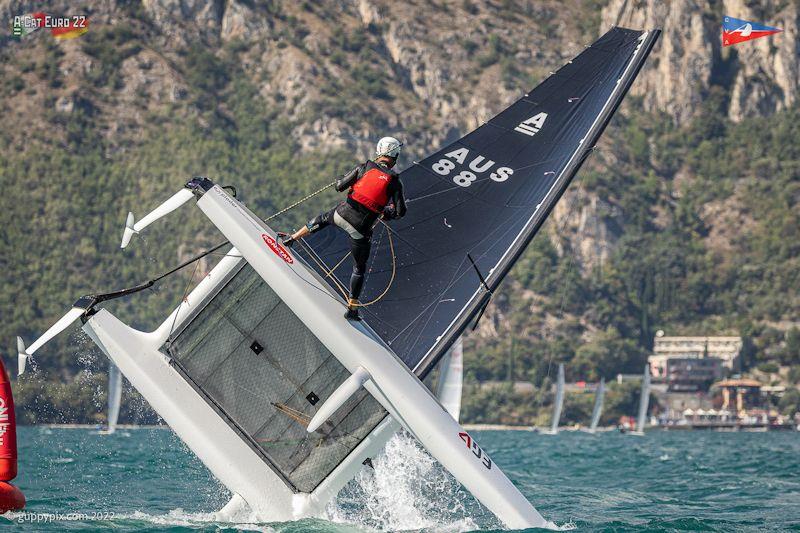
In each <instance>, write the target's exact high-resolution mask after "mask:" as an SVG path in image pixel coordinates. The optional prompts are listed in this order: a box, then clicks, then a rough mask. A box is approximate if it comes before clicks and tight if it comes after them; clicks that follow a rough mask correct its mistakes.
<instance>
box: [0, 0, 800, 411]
mask: <svg viewBox="0 0 800 533" xmlns="http://www.w3.org/2000/svg"><path fill="white" fill-rule="evenodd" d="M42 9H45V10H47V11H48V12H50V13H54V14H85V15H87V16H88V17H89V19H90V30H89V32H88V33H86V34H85V35H83V36H81V37H79V38H76V39H72V40H64V41H57V40H54V39H53V38H52V37H51V36H50V35H48V34H47V33H46V32H37V33H34V34H32V35H29V36H26V37H23V38H22V39H14V38H12V37H11V36H10V34H7V35H4V36H2V37H0V58H2V61H0V72H1V73H2V74H0V79H1V80H2V82H1V83H0V105H2V111H3V115H4V117H5V120H6V123H7V124H13V125H14V127H8V128H5V129H4V131H2V133H0V139H2V142H0V180H2V183H3V185H4V186H5V187H6V190H8V191H10V192H11V193H10V194H8V195H6V196H5V197H4V198H0V217H2V219H0V222H2V225H3V227H4V228H6V233H5V234H4V235H3V238H2V239H0V266H2V267H3V271H4V278H3V287H2V289H0V312H1V313H2V315H3V316H4V317H7V318H6V320H5V321H4V322H5V323H4V324H3V325H2V326H0V338H2V339H6V346H8V348H9V350H13V342H12V340H13V338H14V336H15V335H17V334H20V333H22V334H23V335H26V336H28V337H30V336H32V335H33V334H34V333H35V332H40V331H42V329H43V328H44V327H46V325H47V324H48V323H49V321H50V320H52V319H53V318H54V317H55V316H56V315H57V314H58V312H60V310H61V309H63V306H64V305H65V304H66V303H68V302H70V301H72V300H74V297H75V296H76V295H77V294H82V293H84V292H86V291H88V290H96V289H97V288H98V287H103V286H113V287H116V286H118V285H120V284H122V285H125V284H126V283H130V282H135V281H140V278H141V276H142V265H146V266H148V268H151V269H153V270H156V269H158V268H163V267H165V266H166V265H168V264H171V263H173V262H174V261H175V259H176V256H179V257H185V256H187V255H188V254H191V253H193V252H194V251H196V250H198V249H200V248H202V247H203V246H204V245H208V244H213V243H215V241H214V239H215V238H216V237H214V236H213V235H209V234H208V233H207V231H208V230H207V228H206V227H205V226H204V225H203V221H202V220H201V219H200V218H199V217H194V218H192V217H191V216H190V218H188V219H185V220H182V221H181V222H180V223H178V222H176V223H175V224H174V225H173V226H169V227H167V228H165V229H163V230H160V229H155V230H153V231H154V233H153V235H154V241H155V240H156V239H155V237H157V238H158V242H163V243H165V244H164V246H163V248H162V249H156V248H155V247H150V248H143V249H139V250H134V251H132V252H130V254H131V255H127V256H121V255H119V254H118V253H117V250H116V247H117V246H118V241H117V240H118V238H119V236H118V232H119V229H120V227H121V223H122V221H123V220H124V216H125V213H126V212H127V210H128V209H129V208H131V206H149V205H152V204H153V203H154V202H155V201H157V199H160V198H162V197H163V196H164V194H167V193H168V192H171V191H173V190H174V189H175V188H176V186H179V185H180V183H182V181H184V180H185V178H186V177H187V176H191V175H194V174H208V175H213V176H218V177H220V178H221V179H225V180H229V181H230V182H232V183H235V184H237V185H239V186H241V187H240V188H241V189H242V190H243V191H244V194H245V195H246V197H247V200H248V202H249V203H250V205H251V206H253V207H254V208H255V209H257V210H259V211H263V212H264V213H269V212H273V211H274V210H276V209H277V208H279V207H280V206H282V205H285V203H287V202H288V201H289V200H290V199H294V198H297V197H298V196H301V195H302V194H305V193H307V192H309V191H311V190H314V189H315V188H317V187H318V186H319V184H320V183H322V182H323V181H324V180H325V179H327V178H328V177H329V176H330V175H331V174H333V173H334V172H340V171H341V170H342V169H343V168H344V167H346V165H348V164H351V162H352V160H353V159H354V158H363V157H366V156H367V155H368V154H369V153H370V151H371V149H372V145H373V142H374V140H375V139H376V138H378V137H380V136H381V135H384V134H393V135H396V136H399V137H400V138H401V139H404V140H405V141H406V143H407V152H406V154H405V155H404V157H405V161H404V163H406V164H410V163H411V162H412V161H413V160H414V158H417V157H420V156H422V155H423V154H426V153H428V152H430V151H431V150H432V149H434V148H435V147H436V146H437V145H439V144H441V143H442V142H444V141H445V140H447V139H451V138H454V137H456V136H458V135H460V134H462V133H464V132H466V131H468V130H470V129H472V128H474V127H475V126H477V125H479V124H480V123H482V122H483V121H485V120H486V119H488V118H489V117H491V116H492V115H493V114H494V113H495V112H497V111H499V110H500V109H502V108H503V107H504V106H505V105H507V104H508V103H509V102H511V101H513V100H514V99H515V98H517V97H518V96H519V95H520V94H522V93H524V92H525V91H527V90H529V89H530V88H532V87H533V86H535V85H536V84H537V83H539V82H540V81H541V80H543V79H544V78H545V77H546V76H547V75H548V73H549V72H550V71H552V70H555V69H557V68H558V67H560V66H561V65H562V64H563V63H564V62H566V61H567V60H569V59H570V58H571V57H573V56H575V55H576V54H578V53H579V52H580V51H581V50H582V49H583V47H584V46H585V45H586V44H588V43H590V42H592V41H593V40H594V39H596V38H597V37H598V36H599V35H600V34H602V33H603V32H605V31H606V30H607V29H608V28H610V27H611V26H613V25H622V26H628V27H635V28H650V27H660V28H662V29H663V32H664V33H663V35H662V37H661V39H660V41H659V43H658V44H657V45H656V48H655V49H654V51H653V53H652V55H651V58H650V60H649V61H648V63H647V64H646V65H645V67H644V69H643V70H642V72H641V74H640V76H639V78H638V79H637V81H636V83H635V84H634V86H633V88H632V91H631V94H630V95H629V97H628V98H627V99H626V101H625V102H624V103H623V105H622V107H621V108H620V112H619V114H618V116H617V118H615V120H614V121H613V122H612V124H611V126H610V127H609V128H608V131H607V132H606V134H605V135H604V137H603V139H602V140H601V142H600V144H599V146H598V149H597V150H596V152H595V154H594V155H593V156H592V157H591V158H590V160H589V161H588V163H587V164H586V165H585V168H584V169H583V170H582V171H581V173H580V174H579V176H578V179H577V180H576V182H575V184H574V185H573V186H572V187H571V189H570V190H569V191H568V193H567V194H566V195H565V196H564V198H563V199H562V201H561V202H560V203H559V205H558V206H557V208H556V210H555V211H554V213H553V216H552V217H551V220H550V221H549V223H548V224H547V225H546V226H545V231H544V233H543V235H542V236H541V237H540V238H538V239H536V240H535V242H534V244H533V245H532V247H531V250H530V251H529V252H528V253H527V254H526V256H525V257H524V258H523V260H522V261H521V263H520V265H519V266H518V267H517V268H516V269H515V270H514V272H513V273H512V276H511V279H510V280H509V282H508V283H507V284H506V285H505V288H504V289H503V291H502V292H501V293H500V294H498V295H497V297H496V298H495V302H494V303H493V304H492V306H490V309H489V312H488V313H487V316H486V318H485V319H484V320H483V322H482V323H481V326H480V328H479V330H478V331H477V333H476V335H474V336H473V338H472V339H471V340H470V342H469V343H468V345H467V348H468V364H467V367H468V372H470V376H471V377H472V378H476V379H503V378H505V377H507V376H508V375H509V374H508V372H509V370H508V365H507V360H508V353H509V352H514V351H515V350H517V351H519V352H520V357H519V359H518V360H517V362H516V368H517V369H518V370H519V369H524V371H523V370H519V372H522V374H524V375H522V374H521V375H517V376H516V377H517V378H525V379H532V380H534V381H536V380H539V381H541V379H542V377H543V376H545V375H546V374H547V370H546V369H547V368H548V367H549V364H548V363H549V362H552V360H553V358H558V359H563V360H565V361H567V362H569V365H570V366H569V367H568V372H570V373H573V374H574V375H576V376H577V375H579V374H580V375H581V376H583V377H586V378H589V379H591V378H593V377H596V375H597V374H598V373H599V372H600V373H602V372H605V373H612V372H615V371H617V370H623V369H625V368H627V366H637V365H639V363H640V361H641V359H642V358H643V357H644V356H645V355H646V352H647V349H648V344H649V342H651V340H652V333H653V331H654V328H655V327H660V328H662V329H666V330H668V331H695V330H697V329H703V331H708V332H709V333H713V332H719V333H723V332H730V331H743V332H744V333H746V334H747V335H750V336H751V337H752V339H753V346H754V350H755V352H754V353H758V354H761V355H760V357H762V358H766V359H769V360H773V359H775V360H780V361H781V362H782V363H785V364H787V365H789V364H800V359H798V361H797V363H794V362H793V361H794V359H793V357H794V355H792V354H793V352H792V351H791V350H790V349H788V348H787V347H786V346H787V341H786V340H785V339H786V338H787V337H786V335H787V333H786V332H787V331H789V330H790V329H791V327H792V326H793V325H794V324H795V323H796V317H797V311H798V310H800V301H799V300H800V297H798V295H797V290H796V287H797V286H798V284H800V280H797V274H796V272H798V271H800V268H797V267H798V266H800V265H797V255H798V252H797V244H796V243H797V242H800V235H798V232H799V231H800V230H798V227H800V222H798V219H797V203H798V195H800V193H798V192H797V189H798V175H799V174H800V171H799V170H798V168H800V166H798V160H800V157H799V156H798V155H797V153H796V150H797V149H796V148H795V147H794V145H793V144H792V142H796V141H793V139H797V138H798V129H797V126H795V122H797V120H796V118H797V115H798V112H797V98H798V83H799V82H800V78H799V77H800V73H799V70H800V49H799V47H800V44H799V43H800V41H799V40H798V38H797V37H798V35H797V33H798V20H799V19H798V17H800V14H799V11H800V8H799V7H798V4H797V2H793V1H785V0H781V1H779V0H765V1H762V2H748V1H745V0H722V1H716V0H715V1H711V0H707V1H702V0H672V1H655V0H566V1H556V0H545V1H541V2H538V1H537V2H533V1H526V0H490V1H478V0H453V1H450V0H436V1H432V2H431V1H416V0H414V1H409V2H403V3H397V2H388V1H373V0H350V1H347V2H329V1H322V2H311V1H298V2H289V1H269V2H252V1H249V0H214V1H211V2H206V1H200V0H141V1H135V2H114V1H111V0H106V1H97V2H83V3H80V4H78V5H76V4H75V3H74V2H58V1H56V2H51V3H49V4H48V5H47V6H46V7H43V6H42V5H40V4H38V3H34V2H27V1H17V0H14V1H12V0H0V17H3V18H4V19H5V20H11V19H12V18H13V16H15V15H21V14H25V13H31V12H34V11H39V10H42ZM724 15H730V16H734V17H737V18H745V19H753V20H759V21H763V22H765V23H767V24H770V25H774V26H778V27H781V28H783V29H784V32H783V33H781V34H778V35H775V36H773V37H770V38H765V39H759V40H756V41H753V42H748V43H743V44H741V45H737V46H734V47H726V48H722V47H721V38H720V33H721V20H722V17H723V16H724ZM754 129H757V131H759V132H760V134H759V136H758V137H757V138H752V134H749V133H748V132H752V131H754ZM748 135H750V136H748ZM331 200H332V197H325V198H322V199H320V200H319V201H318V202H317V203H313V202H312V203H311V204H309V206H308V209H309V210H315V209H318V208H320V207H321V206H322V205H324V204H325V202H329V201H331ZM315 201H316V200H315ZM140 209H142V210H143V209H145V208H144V207H141V208H140ZM187 216H188V215H187ZM304 216H305V215H304V214H301V213H298V214H296V215H295V214H292V215H291V216H290V217H289V218H288V219H287V220H286V222H285V223H286V225H287V226H288V225H291V224H297V223H298V222H300V221H301V220H302V218H303V217H304ZM292 217H294V218H292ZM32 235H35V236H36V237H35V238H33V239H32V238H31V236H32ZM65 258H66V259H65ZM793 287H794V288H793ZM183 288H184V282H183V281H182V282H181V283H178V284H176V285H175V286H174V287H171V288H170V287H167V288H164V289H163V290H162V291H161V292H158V293H155V294H153V295H152V296H148V298H151V300H149V302H150V303H149V304H148V305H147V306H144V307H141V306H140V307H136V308H134V307H133V306H132V305H131V306H127V307H126V305H127V304H121V305H122V306H123V307H124V309H125V310H126V311H127V312H129V313H130V315H131V316H132V319H133V320H136V321H140V322H142V323H144V322H146V320H147V319H149V318H152V317H155V316H159V314H160V312H161V310H163V309H167V308H169V306H170V305H171V303H170V302H172V301H174V298H175V297H176V296H178V295H180V294H181V292H182V290H183ZM776 294H780V295H782V296H783V297H782V298H776V297H775V295H776ZM776 301H777V303H775V302H776ZM20 302H24V304H22V303H20ZM512 333H513V335H512ZM511 338H517V339H519V341H518V343H517V344H515V345H514V347H511V346H510V345H509V344H508V343H509V342H510V340H509V339H511ZM515 342H516V341H515ZM70 346H71V345H70V344H69V343H68V342H67V341H63V342H61V343H60V344H58V343H57V344H56V345H54V348H53V351H52V352H51V356H50V357H51V359H49V361H50V362H49V363H47V362H46V361H48V359H47V354H43V356H42V357H43V359H42V368H43V369H48V367H50V369H51V370H55V371H56V372H57V373H58V375H59V376H60V377H59V378H58V379H63V378H64V377H72V376H74V374H75V373H76V372H77V371H78V370H80V369H81V368H82V366H81V364H79V363H78V362H76V360H75V358H74V357H73V354H74V351H75V350H74V348H71V347H70ZM523 352H524V353H523ZM470 353H471V354H472V357H471V358H470ZM478 353H480V354H481V357H480V358H478V357H475V354H478ZM53 354H59V355H58V356H57V357H55V358H53ZM798 357H800V355H798ZM758 362H759V359H758V357H757V356H756V355H754V356H753V364H757V363H758ZM48 379H50V378H48ZM53 379H55V378H53ZM64 396H68V394H66V393H65V394H64ZM54 401H55V400H54ZM56 410H57V409H56Z"/></svg>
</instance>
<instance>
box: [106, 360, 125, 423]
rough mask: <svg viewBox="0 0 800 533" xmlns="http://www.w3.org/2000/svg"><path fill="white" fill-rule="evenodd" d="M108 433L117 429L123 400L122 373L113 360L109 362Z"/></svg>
mask: <svg viewBox="0 0 800 533" xmlns="http://www.w3.org/2000/svg"><path fill="white" fill-rule="evenodd" d="M108 364H109V366H108V428H107V431H108V433H114V432H115V431H116V430H117V420H118V419H119V407H120V402H121V401H122V373H121V372H120V371H119V368H117V365H115V364H114V363H113V362H112V361H109V362H108Z"/></svg>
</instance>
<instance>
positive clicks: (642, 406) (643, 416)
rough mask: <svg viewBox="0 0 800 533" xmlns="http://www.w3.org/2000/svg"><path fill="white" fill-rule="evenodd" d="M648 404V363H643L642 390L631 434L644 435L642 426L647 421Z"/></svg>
mask: <svg viewBox="0 0 800 533" xmlns="http://www.w3.org/2000/svg"><path fill="white" fill-rule="evenodd" d="M649 406H650V365H649V364H646V365H644V373H643V374H642V392H641V394H640V396H639V415H638V416H637V417H636V429H635V430H634V431H631V432H629V433H630V434H631V435H637V436H642V435H644V426H645V423H646V422H647V408H648V407H649Z"/></svg>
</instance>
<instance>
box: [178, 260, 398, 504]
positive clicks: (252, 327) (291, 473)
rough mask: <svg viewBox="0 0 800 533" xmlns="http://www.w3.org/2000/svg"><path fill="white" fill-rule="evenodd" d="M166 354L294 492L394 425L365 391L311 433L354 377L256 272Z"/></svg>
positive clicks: (205, 311)
mask: <svg viewBox="0 0 800 533" xmlns="http://www.w3.org/2000/svg"><path fill="white" fill-rule="evenodd" d="M163 350H164V351H165V352H166V353H168V354H169V356H170V357H172V359H173V363H175V364H176V365H175V366H176V367H177V368H178V370H179V371H180V372H181V373H182V374H183V375H184V376H185V377H186V379H187V380H188V381H189V382H190V383H191V384H192V385H193V386H194V387H195V388H196V389H197V390H199V391H200V392H201V394H203V395H205V397H206V399H207V401H208V402H209V403H210V404H211V405H212V406H213V407H214V408H215V409H216V410H217V411H218V412H219V413H220V415H221V416H223V418H225V419H226V421H227V422H228V423H229V424H230V425H231V426H233V427H234V428H235V429H236V430H237V431H238V432H239V433H240V434H241V435H242V437H243V438H244V439H245V440H246V441H247V442H248V443H249V444H250V446H251V447H253V449H255V450H256V451H257V452H258V453H259V454H260V455H261V456H262V458H263V459H264V460H265V461H267V462H268V463H269V464H270V465H271V466H272V468H273V470H275V471H276V472H277V473H278V474H279V475H281V476H282V477H283V479H284V481H285V482H286V483H287V485H289V486H290V487H291V488H292V489H293V490H297V491H301V492H311V491H312V490H313V489H314V488H315V487H316V486H317V485H318V484H319V483H320V482H321V481H322V480H323V479H325V477H327V476H328V475H329V474H330V473H331V472H332V471H333V469H334V468H336V466H337V465H338V464H339V463H340V462H341V461H342V460H343V459H344V458H345V457H346V456H347V455H348V454H349V453H350V452H351V451H352V450H353V449H354V448H355V447H356V446H357V445H358V444H359V443H360V442H361V441H362V440H363V439H364V438H365V437H366V436H367V435H368V434H369V433H370V432H371V431H372V430H373V429H374V428H375V426H377V424H378V423H379V422H380V421H381V420H382V419H383V418H384V416H386V411H385V410H384V409H383V408H382V407H381V406H380V404H379V403H378V402H377V401H375V399H374V398H372V396H370V395H369V394H368V393H367V392H366V391H365V390H363V389H362V390H361V391H360V392H359V393H357V394H355V395H354V396H353V397H351V398H350V399H349V400H348V401H347V403H346V404H345V405H344V406H343V407H342V408H341V409H339V410H338V411H337V412H336V413H335V414H334V415H333V416H332V417H331V418H330V419H329V420H328V422H326V423H325V424H324V425H323V426H322V427H321V428H320V429H319V430H317V431H316V432H314V433H313V434H309V433H307V432H306V428H305V426H306V425H307V423H308V421H309V420H310V419H311V417H313V416H314V414H315V413H316V409H317V407H320V406H321V405H322V403H323V402H324V401H325V400H326V399H327V398H328V397H329V396H330V395H331V393H333V391H334V390H335V389H336V387H338V386H339V384H341V383H342V381H344V380H345V379H346V378H347V377H348V376H349V373H348V371H347V369H345V368H344V367H343V366H342V365H341V363H339V361H338V360H337V359H336V358H335V357H334V356H333V355H332V354H331V353H330V352H329V351H328V349H327V348H325V346H323V345H322V343H320V341H319V340H318V339H317V338H316V337H315V336H314V334H313V333H311V332H310V331H309V330H308V328H306V326H305V325H304V324H303V323H302V322H301V321H300V320H299V319H298V318H297V316H296V315H295V314H294V313H293V312H292V311H291V310H290V309H289V308H288V307H287V306H286V304H285V303H283V301H282V300H281V299H280V298H279V297H278V296H277V295H276V294H275V293H274V292H273V291H272V289H271V288H270V287H269V285H267V283H266V282H264V280H263V279H262V278H261V277H260V276H259V275H258V274H256V272H255V271H254V270H253V268H252V267H251V266H250V265H248V264H247V263H244V266H243V267H242V268H241V270H239V271H238V272H237V273H236V274H234V275H233V276H232V277H231V278H230V280H229V281H228V282H227V283H226V284H225V285H224V287H223V288H222V289H221V290H220V291H219V292H218V293H217V294H216V295H214V296H213V297H211V298H209V299H208V300H207V301H206V302H204V304H203V306H202V308H201V310H200V311H199V312H197V313H196V314H195V315H194V316H193V317H192V318H191V319H190V321H189V322H188V325H186V326H185V327H184V328H183V329H182V330H180V331H178V332H177V333H176V334H174V336H173V337H172V338H171V339H170V340H169V341H168V342H167V343H166V344H165V345H164V347H163Z"/></svg>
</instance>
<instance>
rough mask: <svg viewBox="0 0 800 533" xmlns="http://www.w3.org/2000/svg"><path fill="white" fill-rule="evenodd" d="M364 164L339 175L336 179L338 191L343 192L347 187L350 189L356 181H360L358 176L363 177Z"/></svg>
mask: <svg viewBox="0 0 800 533" xmlns="http://www.w3.org/2000/svg"><path fill="white" fill-rule="evenodd" d="M363 169H364V165H358V166H356V167H353V169H352V170H350V171H348V172H346V173H345V174H344V175H342V176H341V177H339V178H338V179H337V180H336V190H337V191H338V192H343V191H344V190H345V189H349V188H350V187H352V186H353V184H354V183H355V182H357V181H358V178H360V177H361V174H362V172H363Z"/></svg>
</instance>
